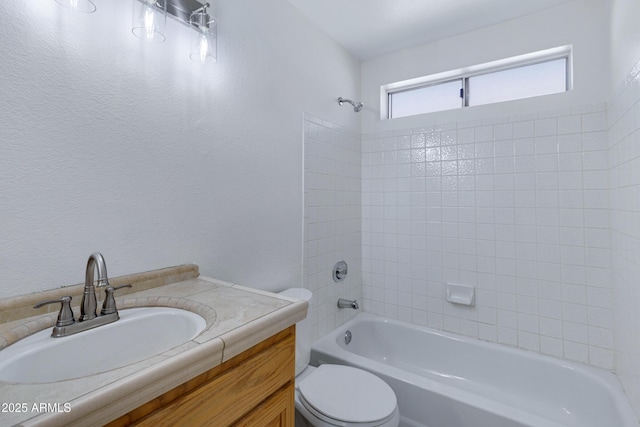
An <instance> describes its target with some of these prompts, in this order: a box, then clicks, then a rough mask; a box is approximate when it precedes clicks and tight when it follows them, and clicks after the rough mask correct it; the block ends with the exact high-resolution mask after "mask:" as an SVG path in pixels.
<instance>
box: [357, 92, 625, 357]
mask: <svg viewBox="0 0 640 427" xmlns="http://www.w3.org/2000/svg"><path fill="white" fill-rule="evenodd" d="M362 150H363V152H362V156H363V157H362V159H363V160H362V227H363V235H362V238H363V247H362V250H363V256H362V258H363V260H362V277H363V284H364V289H363V292H364V298H365V307H366V310H367V311H370V312H374V313H377V314H381V315H384V316H386V317H391V318H397V319H400V320H404V321H408V322H412V323H415V324H419V325H428V326H430V327H433V328H436V329H440V330H446V331H450V332H454V333H460V334H463V335H467V336H472V337H476V338H479V339H482V340H486V341H491V342H498V343H502V344H507V345H511V346H515V347H520V348H524V349H528V350H533V351H538V352H541V353H543V354H549V355H553V356H558V357H564V358H567V359H571V360H575V361H579V362H584V363H590V364H592V365H595V366H598V367H602V368H606V369H612V368H613V367H614V353H613V350H614V342H613V313H612V303H613V292H612V289H613V288H612V284H611V280H610V252H609V249H610V242H609V211H608V170H607V169H608V162H607V157H608V151H607V111H606V105H604V104H597V105H588V106H581V107H573V108H567V109H563V110H556V111H547V112H539V113H535V114H526V115H522V114H521V115H511V116H504V117H498V118H494V119H482V120H477V121H471V122H455V123H450V124H446V125H440V126H437V127H427V128H416V129H406V130H402V131H394V132H385V133H380V134H374V135H364V136H363V149H362ZM446 283H455V284H463V285H473V286H476V305H475V307H464V306H456V305H453V304H451V303H448V302H447V301H446V300H445V284H446Z"/></svg>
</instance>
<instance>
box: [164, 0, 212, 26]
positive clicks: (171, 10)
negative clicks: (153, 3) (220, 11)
mask: <svg viewBox="0 0 640 427" xmlns="http://www.w3.org/2000/svg"><path fill="white" fill-rule="evenodd" d="M166 2H167V14H168V15H170V16H171V17H172V18H173V19H175V20H176V21H178V22H180V23H181V24H184V25H187V26H190V23H189V18H190V17H191V14H192V13H193V12H196V11H199V10H202V8H203V7H205V6H207V7H208V5H209V3H205V4H202V3H200V2H199V1H197V0H166Z"/></svg>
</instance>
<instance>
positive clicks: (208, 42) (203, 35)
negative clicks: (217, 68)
mask: <svg viewBox="0 0 640 427" xmlns="http://www.w3.org/2000/svg"><path fill="white" fill-rule="evenodd" d="M189 22H190V23H191V29H192V34H191V53H190V54H189V58H191V59H192V60H193V61H196V62H200V63H202V64H206V63H208V62H216V59H217V56H218V40H217V39H218V37H217V23H216V21H215V19H213V18H211V16H209V15H208V14H207V12H206V11H201V12H194V13H192V14H191V18H190V19H189Z"/></svg>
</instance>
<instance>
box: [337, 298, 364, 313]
mask: <svg viewBox="0 0 640 427" xmlns="http://www.w3.org/2000/svg"><path fill="white" fill-rule="evenodd" d="M338 308H353V309H354V310H357V309H359V308H360V306H358V301H356V300H350V299H344V298H340V299H339V300H338Z"/></svg>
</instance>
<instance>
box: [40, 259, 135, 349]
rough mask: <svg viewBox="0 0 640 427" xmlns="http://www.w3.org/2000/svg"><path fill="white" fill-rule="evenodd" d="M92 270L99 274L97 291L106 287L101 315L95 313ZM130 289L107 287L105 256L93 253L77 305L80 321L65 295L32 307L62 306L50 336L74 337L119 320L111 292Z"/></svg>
mask: <svg viewBox="0 0 640 427" xmlns="http://www.w3.org/2000/svg"><path fill="white" fill-rule="evenodd" d="M95 270H97V271H98V280H97V286H98V287H100V288H102V287H105V286H106V289H105V298H104V303H103V304H102V311H101V312H100V316H98V315H97V314H96V308H97V305H98V304H97V300H96V288H95V286H94V284H93V282H94V280H93V279H94V272H95ZM130 287H131V285H122V286H116V287H113V286H111V285H109V279H108V278H107V265H106V263H105V262H104V257H103V256H102V254H100V253H98V252H95V253H93V254H91V256H90V257H89V260H88V261H87V270H86V274H85V282H84V291H83V293H82V302H81V304H80V318H79V319H78V321H76V320H75V318H74V316H73V311H72V310H71V297H70V296H64V297H62V298H60V299H57V300H50V301H42V302H40V303H38V304H36V305H35V306H33V308H40V307H42V306H43V305H46V304H54V303H61V306H60V312H59V313H58V320H57V321H56V325H55V326H54V327H53V332H52V333H51V336H52V337H54V338H57V337H66V336H68V335H73V334H76V333H78V332H82V331H86V330H88V329H92V328H96V327H98V326H102V325H106V324H108V323H111V322H115V321H116V320H118V319H119V318H120V316H119V315H118V310H117V309H116V301H115V299H114V297H113V293H114V292H115V291H116V290H117V289H120V288H130Z"/></svg>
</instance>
